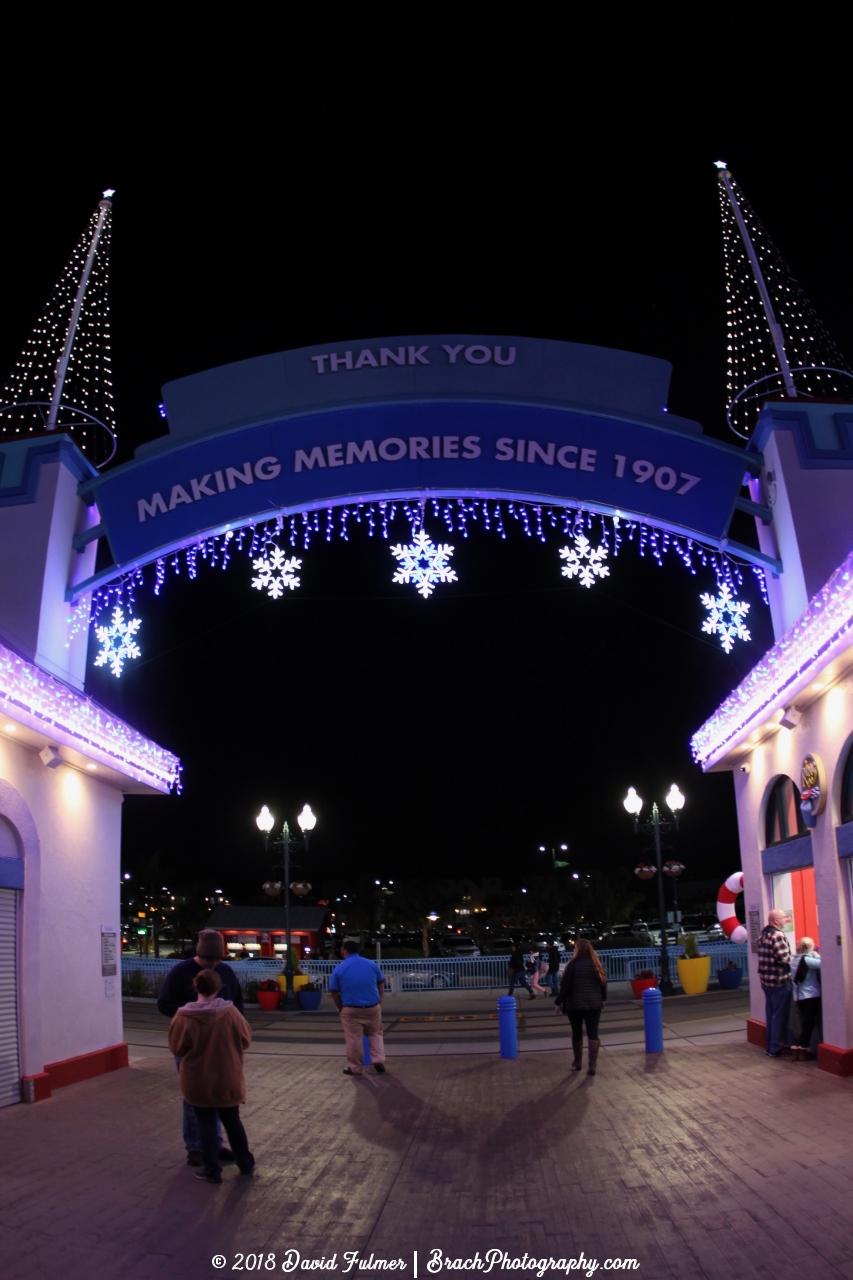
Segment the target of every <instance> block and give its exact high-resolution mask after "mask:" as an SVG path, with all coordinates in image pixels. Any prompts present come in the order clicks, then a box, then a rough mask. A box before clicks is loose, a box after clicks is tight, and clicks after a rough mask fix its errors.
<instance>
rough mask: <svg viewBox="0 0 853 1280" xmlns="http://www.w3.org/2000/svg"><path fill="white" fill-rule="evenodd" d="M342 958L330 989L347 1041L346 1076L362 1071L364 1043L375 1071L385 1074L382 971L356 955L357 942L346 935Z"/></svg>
mask: <svg viewBox="0 0 853 1280" xmlns="http://www.w3.org/2000/svg"><path fill="white" fill-rule="evenodd" d="M341 955H342V956H343V959H342V961H341V963H340V964H339V965H337V966H336V967H335V968H334V969H333V970H332V976H331V978H330V979H329V992H330V994H331V997H332V1000H333V1001H334V1004H335V1008H336V1009H337V1011H338V1013H339V1014H340V1015H341V1023H342V1024H343V1028H344V1041H345V1043H346V1055H347V1065H346V1066H345V1067H344V1075H345V1076H360V1075H363V1074H364V1072H363V1068H364V1043H363V1037H364V1036H367V1047H368V1049H369V1051H370V1061H371V1062H372V1064H373V1067H374V1070H375V1071H376V1073H377V1075H380V1076H381V1075H384V1074H385V1041H384V1040H383V1038H382V997H383V996H384V994H385V974H384V973H383V972H382V970H381V969H380V968H379V965H378V964H376V963H375V961H373V960H368V959H367V958H366V957H365V956H362V955H359V944H358V943H357V942H356V941H354V940H353V939H351V938H347V939H346V941H345V942H344V944H343V946H342V947H341Z"/></svg>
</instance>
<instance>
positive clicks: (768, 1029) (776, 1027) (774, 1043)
mask: <svg viewBox="0 0 853 1280" xmlns="http://www.w3.org/2000/svg"><path fill="white" fill-rule="evenodd" d="M787 919H788V916H787V914H786V913H785V912H784V911H779V910H778V909H776V908H774V909H773V910H772V911H771V912H770V913H769V915H768V916H767V925H766V927H765V928H764V929H762V931H761V934H760V936H759V939H758V980H759V982H760V983H761V989H762V990H763V992H764V1021H765V1046H766V1047H765V1052H766V1053H767V1055H768V1057H770V1058H778V1057H779V1054H780V1053H781V1052H782V1048H783V1046H784V1045H787V1043H788V1014H789V1013H790V1011H791V948H790V946H789V944H788V939H787V938H786V937H785V935H784V933H783V932H782V930H783V928H784V927H785V922H786V920H787Z"/></svg>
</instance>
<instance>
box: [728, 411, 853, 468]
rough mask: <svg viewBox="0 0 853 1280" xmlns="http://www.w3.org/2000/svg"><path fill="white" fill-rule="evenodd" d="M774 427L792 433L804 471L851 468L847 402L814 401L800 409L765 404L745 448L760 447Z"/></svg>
mask: <svg viewBox="0 0 853 1280" xmlns="http://www.w3.org/2000/svg"><path fill="white" fill-rule="evenodd" d="M774 431H790V432H792V433H793V436H794V441H795V443H796V446H797V453H798V455H799V459H800V466H801V467H802V468H803V470H805V471H814V470H833V469H836V468H841V469H848V470H849V469H850V468H853V409H852V408H851V406H850V405H849V404H832V403H830V404H827V403H815V404H806V405H804V407H803V408H802V409H792V408H790V406H789V405H787V404H785V405H782V404H773V403H770V404H767V405H765V407H764V408H763V409H762V411H761V414H760V415H759V418H758V422H757V424H756V428H755V431H754V432H753V435H752V437H751V439H750V441H749V445H748V449H749V450H750V451H752V450H760V449H763V448H764V447H765V446H766V444H767V440H768V438H769V437H770V435H771V434H772V433H773V432H774Z"/></svg>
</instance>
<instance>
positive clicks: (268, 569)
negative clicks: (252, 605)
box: [252, 545, 302, 600]
mask: <svg viewBox="0 0 853 1280" xmlns="http://www.w3.org/2000/svg"><path fill="white" fill-rule="evenodd" d="M268 551H269V558H267V553H266V552H265V553H264V555H262V556H261V557H260V559H258V560H253V561H252V568H253V569H254V570H255V571H256V572H257V575H258V576H257V578H253V579H252V586H253V587H254V588H255V590H256V591H266V593H267V595H268V596H269V597H270V599H271V600H277V599H278V597H279V596H281V595H284V588H285V587H290V590H291V591H293V590H294V588H295V587H298V586H299V579H298V578H297V577H296V575H295V574H294V572H293V571H294V569H301V568H302V561H301V560H298V559H297V558H296V557H295V556H294V557H293V559H291V560H288V558H287V556H286V555H285V554H284V552H283V551H282V550H281V548H280V547H277V546H275V545H272V546H271V547H269V548H268Z"/></svg>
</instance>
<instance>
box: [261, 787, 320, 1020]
mask: <svg viewBox="0 0 853 1280" xmlns="http://www.w3.org/2000/svg"><path fill="white" fill-rule="evenodd" d="M296 821H297V822H298V824H299V828H300V830H301V831H302V839H301V840H294V839H292V838H291V835H290V827H289V826H288V824H287V822H284V823H283V824H282V828H281V835H280V836H279V838H278V840H270V832H271V831H272V829H273V827H274V826H275V818H274V817H273V815H272V814H271V813H270V810H269V808H268V806H267V805H264V806H263V808H262V809H261V811H260V813H259V814H258V816H257V817H256V818H255V822H256V824H257V827H258V830H259V831H261V832H262V833H263V837H264V849H265V850H267V852H268V851H269V850H270V849H271V848H272V849H280V850H281V852H282V854H283V860H282V863H281V866H282V870H283V871H284V886H283V888H284V933H285V947H286V957H287V958H286V960H285V965H284V974H285V981H286V983H287V991H286V992H285V996H284V1008H285V1009H293V1008H296V1007H297V1004H296V997H295V996H294V993H293V956H292V953H291V950H290V850H291V846H292V847H293V848H295V849H298V850H300V851H301V852H303V853H305V854H307V853H308V841H309V838H310V835H311V832H312V831H313V830H314V828H315V827H316V825H317V815H316V814H315V813H313V812H312V810H311V806H310V804H306V805H303V807H302V812H301V813H300V814H299V816H298V817H297V819H296ZM273 870H275V868H273Z"/></svg>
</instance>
